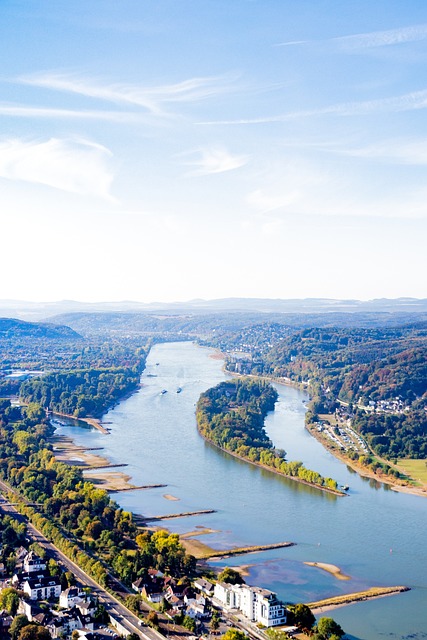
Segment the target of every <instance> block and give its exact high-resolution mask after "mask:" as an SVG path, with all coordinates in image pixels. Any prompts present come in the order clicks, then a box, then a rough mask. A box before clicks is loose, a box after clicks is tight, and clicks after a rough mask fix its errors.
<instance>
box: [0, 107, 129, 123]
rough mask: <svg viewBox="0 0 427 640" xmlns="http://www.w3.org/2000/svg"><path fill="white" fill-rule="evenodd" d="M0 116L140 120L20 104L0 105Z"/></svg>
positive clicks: (118, 113)
mask: <svg viewBox="0 0 427 640" xmlns="http://www.w3.org/2000/svg"><path fill="white" fill-rule="evenodd" d="M0 116H7V117H14V118H42V119H43V118H46V119H51V118H58V119H67V118H74V119H76V120H107V121H110V122H132V121H137V120H141V114H139V113H135V112H132V113H131V112H124V111H103V110H90V109H61V108H54V107H34V106H25V105H21V104H11V103H0Z"/></svg>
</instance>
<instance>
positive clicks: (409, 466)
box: [396, 458, 427, 484]
mask: <svg viewBox="0 0 427 640" xmlns="http://www.w3.org/2000/svg"><path fill="white" fill-rule="evenodd" d="M396 466H397V468H398V469H399V471H403V473H405V474H406V475H408V476H410V477H411V478H413V479H414V480H416V481H417V482H422V483H423V484H427V461H426V460H414V459H411V458H405V459H404V460H399V461H398V463H397V465H396Z"/></svg>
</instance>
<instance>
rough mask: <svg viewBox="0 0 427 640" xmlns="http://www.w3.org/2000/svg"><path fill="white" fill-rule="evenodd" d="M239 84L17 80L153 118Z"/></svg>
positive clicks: (54, 76)
mask: <svg viewBox="0 0 427 640" xmlns="http://www.w3.org/2000/svg"><path fill="white" fill-rule="evenodd" d="M235 80H236V78H235V77H233V78H232V77H231V76H218V77H213V76H206V77H197V78H189V79H187V80H183V81H182V82H177V83H173V84H164V85H158V86H151V87H150V86H144V87H141V86H138V85H132V84H125V83H114V82H113V83H105V82H103V81H100V80H99V79H96V78H95V79H94V78H85V77H82V76H79V75H76V74H64V73H59V72H51V73H38V74H33V75H30V76H22V77H20V78H18V80H17V81H18V82H20V83H22V84H26V85H31V86H35V87H42V88H45V89H51V90H54V91H65V92H69V93H75V94H78V95H82V96H85V97H88V98H95V99H98V100H104V101H107V102H114V103H116V104H121V105H123V104H128V105H133V106H137V107H141V108H143V109H146V111H147V112H149V113H151V114H153V115H166V109H165V107H166V105H168V104H172V103H178V102H181V103H183V102H198V101H201V100H205V99H207V98H210V97H213V96H216V95H218V94H222V93H226V92H228V91H231V90H232V83H233V82H234V81H235Z"/></svg>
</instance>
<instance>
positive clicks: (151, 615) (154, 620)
mask: <svg viewBox="0 0 427 640" xmlns="http://www.w3.org/2000/svg"><path fill="white" fill-rule="evenodd" d="M146 620H147V623H148V624H149V625H150V627H155V628H157V627H158V626H159V616H158V615H157V613H156V612H155V611H153V610H151V611H149V612H148V614H147V618H146Z"/></svg>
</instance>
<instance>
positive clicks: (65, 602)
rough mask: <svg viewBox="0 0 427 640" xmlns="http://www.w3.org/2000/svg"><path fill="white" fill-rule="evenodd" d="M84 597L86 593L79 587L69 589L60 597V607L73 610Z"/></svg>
mask: <svg viewBox="0 0 427 640" xmlns="http://www.w3.org/2000/svg"><path fill="white" fill-rule="evenodd" d="M83 597H84V592H83V591H82V590H81V589H79V588H78V587H68V589H65V590H64V591H62V593H61V595H60V596H59V606H60V607H62V608H63V609H71V607H74V605H75V604H77V602H79V601H80V600H81V599H82V598H83Z"/></svg>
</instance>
